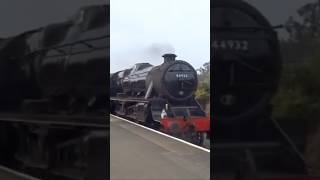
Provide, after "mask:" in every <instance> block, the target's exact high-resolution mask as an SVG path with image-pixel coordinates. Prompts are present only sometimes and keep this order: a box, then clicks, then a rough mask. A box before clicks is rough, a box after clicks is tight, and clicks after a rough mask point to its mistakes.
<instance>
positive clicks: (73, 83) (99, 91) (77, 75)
mask: <svg viewBox="0 0 320 180" xmlns="http://www.w3.org/2000/svg"><path fill="white" fill-rule="evenodd" d="M106 14H108V10H107V6H88V7H85V8H82V9H81V10H79V12H78V13H77V14H76V15H75V16H73V18H71V19H69V20H68V21H66V22H62V23H56V24H51V25H48V26H46V27H42V28H39V29H36V30H31V31H27V32H25V33H22V34H20V35H18V36H14V37H11V38H8V39H5V40H3V41H2V42H1V44H2V48H1V50H0V57H1V68H3V71H1V73H2V75H1V80H0V84H1V86H2V87H1V88H0V91H1V92H2V93H1V95H2V96H1V97H0V98H1V100H2V101H1V106H2V107H1V110H4V109H5V108H10V109H11V110H19V111H20V110H30V109H29V107H31V106H35V107H36V108H32V110H35V111H40V112H41V111H48V109H46V110H44V109H39V107H41V106H43V105H45V106H51V107H55V109H59V108H60V109H66V110H70V111H72V110H74V111H75V109H74V108H75V107H76V106H81V107H82V108H85V109H89V108H90V107H91V106H94V105H97V106H100V107H101V108H105V107H106V102H105V99H106V97H107V92H108V89H107V85H106V83H105V79H106V74H105V72H107V70H108V61H107V59H108V54H107V53H108V51H106V49H107V48H108V44H109V41H108V38H109V35H108V34H109V25H108V16H107V15H106ZM79 79H81V81H79ZM13 99H14V100H13ZM100 99H103V102H104V105H102V104H103V103H102V102H98V101H99V100H100ZM62 101H64V102H62ZM89 102H90V103H89ZM48 104H50V105H48ZM66 104H69V107H66V106H65V105H66ZM98 104H99V105H98ZM63 106H65V107H63ZM72 108H73V109H72ZM77 111H82V110H79V109H78V110H77Z"/></svg>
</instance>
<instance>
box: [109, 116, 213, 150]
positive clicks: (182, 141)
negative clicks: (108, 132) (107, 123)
mask: <svg viewBox="0 0 320 180" xmlns="http://www.w3.org/2000/svg"><path fill="white" fill-rule="evenodd" d="M110 116H112V117H115V118H118V119H120V120H123V121H126V122H128V123H131V124H134V125H136V126H139V127H142V128H144V129H147V130H149V131H152V132H155V133H157V134H160V135H163V136H166V137H168V138H171V139H173V140H176V141H179V142H181V143H184V144H187V145H189V146H192V147H194V148H197V149H200V150H202V151H205V152H208V153H210V149H207V148H204V147H200V146H197V145H194V144H192V143H189V142H187V141H184V140H181V139H179V138H176V137H173V136H170V135H168V134H165V133H162V132H159V131H156V130H154V129H151V128H148V127H145V126H142V125H140V124H137V123H134V122H132V121H129V120H127V119H125V118H122V117H119V116H115V115H113V114H110Z"/></svg>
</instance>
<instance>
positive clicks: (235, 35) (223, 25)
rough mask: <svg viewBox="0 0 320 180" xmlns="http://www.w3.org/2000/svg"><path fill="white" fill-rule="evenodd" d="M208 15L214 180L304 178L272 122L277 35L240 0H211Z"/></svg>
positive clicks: (303, 168) (291, 149)
mask: <svg viewBox="0 0 320 180" xmlns="http://www.w3.org/2000/svg"><path fill="white" fill-rule="evenodd" d="M211 12H212V18H211V33H213V36H211V52H213V56H212V58H213V59H212V62H213V87H214V88H213V89H214V95H213V105H214V106H213V115H214V117H213V128H212V132H213V136H214V146H215V151H214V153H213V156H212V162H213V166H214V173H213V174H212V177H213V179H264V178H266V179H273V178H274V179H282V178H283V179H290V178H291V177H296V176H302V177H305V175H306V174H307V169H306V164H305V162H304V158H303V156H302V154H301V153H300V152H299V151H298V150H297V148H296V147H295V145H294V143H293V142H292V141H291V139H290V138H288V136H287V135H286V134H285V132H284V131H283V129H281V128H280V126H279V124H278V123H277V121H275V120H273V119H272V118H271V112H272V105H271V103H270V101H271V99H272V96H273V95H274V93H275V92H276V90H277V85H278V81H279V79H280V72H281V57H280V48H279V41H278V38H277V32H276V31H275V29H274V27H273V26H271V24H270V23H269V22H268V21H267V19H266V18H265V17H264V16H263V15H262V14H261V13H260V12H259V11H258V10H257V9H255V8H254V7H253V6H251V5H249V4H248V3H246V2H245V1H243V0H215V1H213V3H212V4H211ZM284 174H285V175H284Z"/></svg>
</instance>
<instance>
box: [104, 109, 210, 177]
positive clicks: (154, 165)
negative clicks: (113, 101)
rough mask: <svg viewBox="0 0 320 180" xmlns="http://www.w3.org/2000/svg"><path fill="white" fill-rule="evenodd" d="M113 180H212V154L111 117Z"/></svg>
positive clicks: (203, 149)
mask: <svg viewBox="0 0 320 180" xmlns="http://www.w3.org/2000/svg"><path fill="white" fill-rule="evenodd" d="M110 160H111V161H110V170H111V171H110V179H111V180H140V179H141V180H143V179H145V180H182V179H183V180H209V179H210V151H209V150H206V149H205V148H200V147H199V148H198V147H197V146H192V145H191V144H188V143H184V142H183V141H179V140H177V139H175V138H170V137H168V136H166V135H163V134H161V133H157V132H155V131H152V130H150V129H147V128H145V127H142V126H139V125H136V124H134V123H132V122H129V121H126V120H124V119H122V118H119V117H116V116H113V115H110Z"/></svg>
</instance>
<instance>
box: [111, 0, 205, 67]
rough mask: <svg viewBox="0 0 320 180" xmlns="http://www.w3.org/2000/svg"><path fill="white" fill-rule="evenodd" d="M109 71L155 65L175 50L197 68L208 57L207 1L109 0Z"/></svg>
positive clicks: (181, 57)
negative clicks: (144, 63) (163, 56)
mask: <svg viewBox="0 0 320 180" xmlns="http://www.w3.org/2000/svg"><path fill="white" fill-rule="evenodd" d="M110 4H111V18H110V21H111V22H110V28H111V58H110V60H111V62H110V63H111V64H110V71H111V72H115V71H118V70H122V69H124V68H129V67H131V66H132V65H134V64H135V63H138V62H149V63H151V64H153V65H159V64H161V63H162V62H163V59H162V57H161V56H162V55H163V54H164V53H175V54H176V55H177V56H178V57H177V59H183V60H186V61H187V62H189V63H191V64H192V65H193V66H194V67H195V68H199V67H200V66H202V64H204V63H205V62H208V61H209V60H210V58H209V57H210V47H209V46H210V0H197V1H196V0H134V1H133V0H111V1H110Z"/></svg>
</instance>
